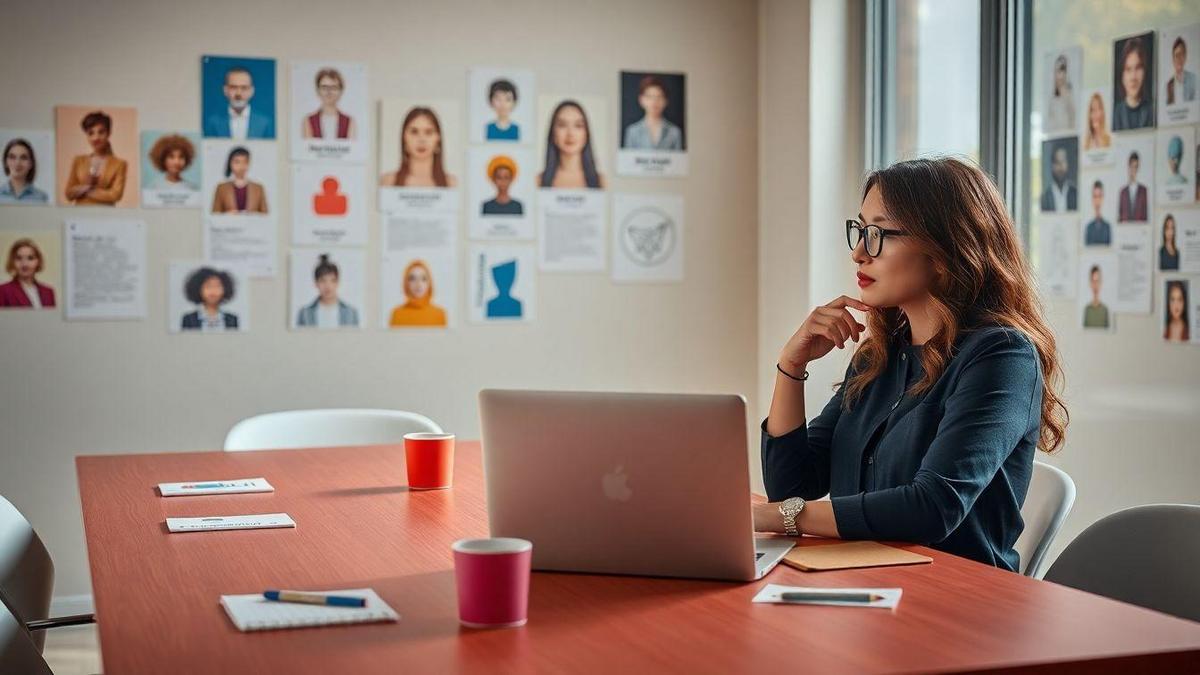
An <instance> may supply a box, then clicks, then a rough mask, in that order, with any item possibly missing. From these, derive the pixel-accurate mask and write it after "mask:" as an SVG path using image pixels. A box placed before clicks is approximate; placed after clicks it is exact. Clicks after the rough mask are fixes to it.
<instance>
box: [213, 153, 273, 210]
mask: <svg viewBox="0 0 1200 675" xmlns="http://www.w3.org/2000/svg"><path fill="white" fill-rule="evenodd" d="M249 171H250V151H249V150H247V149H246V148H245V147H243V146H240V145H239V146H237V147H235V148H234V149H232V150H230V151H229V157H228V159H226V160H225V178H227V179H229V180H226V181H225V182H223V183H220V184H219V185H217V189H216V190H214V191H213V203H212V212H213V213H266V212H267V191H266V190H264V189H263V186H262V183H256V182H254V181H252V180H250V179H249V178H247V174H248V173H249Z"/></svg>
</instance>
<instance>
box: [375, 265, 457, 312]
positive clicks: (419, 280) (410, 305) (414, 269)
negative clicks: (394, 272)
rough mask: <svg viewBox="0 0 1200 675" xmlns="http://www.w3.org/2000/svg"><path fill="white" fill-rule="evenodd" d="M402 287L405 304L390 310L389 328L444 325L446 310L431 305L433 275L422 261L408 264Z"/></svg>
mask: <svg viewBox="0 0 1200 675" xmlns="http://www.w3.org/2000/svg"><path fill="white" fill-rule="evenodd" d="M403 286H404V297H405V298H406V302H405V303H404V304H403V305H399V306H397V307H396V308H395V309H393V310H392V318H391V320H390V321H388V325H389V326H390V327H392V328H401V327H404V326H445V325H446V310H444V309H442V308H441V307H438V306H437V305H435V304H433V274H432V273H430V271H429V266H428V265H426V264H425V262H424V261H422V260H414V261H412V262H411V263H409V264H408V267H407V268H405V270H404V282H403Z"/></svg>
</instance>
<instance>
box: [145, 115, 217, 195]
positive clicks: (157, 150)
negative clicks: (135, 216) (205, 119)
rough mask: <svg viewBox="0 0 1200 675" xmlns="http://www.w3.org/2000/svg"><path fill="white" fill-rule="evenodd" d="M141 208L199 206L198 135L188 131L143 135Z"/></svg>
mask: <svg viewBox="0 0 1200 675" xmlns="http://www.w3.org/2000/svg"><path fill="white" fill-rule="evenodd" d="M141 158H142V206H144V207H146V208H198V207H199V206H200V181H201V180H202V178H201V172H200V165H201V163H202V157H201V156H200V134H198V133H195V132H191V131H143V132H142V152H141Z"/></svg>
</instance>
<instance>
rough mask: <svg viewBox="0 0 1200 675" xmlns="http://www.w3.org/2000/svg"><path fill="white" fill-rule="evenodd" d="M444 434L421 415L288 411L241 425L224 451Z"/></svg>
mask: <svg viewBox="0 0 1200 675" xmlns="http://www.w3.org/2000/svg"><path fill="white" fill-rule="evenodd" d="M414 432H424V433H434V434H440V433H442V428H441V427H439V426H438V425H437V423H436V422H434V421H433V420H431V419H429V418H428V417H426V416H424V415H421V414H419V413H413V412H405V411H402V410H374V409H370V408H366V409H363V408H330V409H324V410H288V411H284V412H275V413H267V414H265V415H257V416H255V417H250V418H247V419H244V420H242V421H241V422H238V423H237V424H235V425H234V426H233V428H232V429H230V430H229V434H228V435H227V436H226V437H225V449H226V450H228V451H239V450H277V449H280V448H319V447H332V446H338V445H384V444H400V443H403V442H404V434H408V433H414Z"/></svg>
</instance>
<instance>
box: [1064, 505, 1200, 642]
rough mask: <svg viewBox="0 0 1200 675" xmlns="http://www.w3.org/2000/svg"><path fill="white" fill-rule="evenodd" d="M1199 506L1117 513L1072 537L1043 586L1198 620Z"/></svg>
mask: <svg viewBox="0 0 1200 675" xmlns="http://www.w3.org/2000/svg"><path fill="white" fill-rule="evenodd" d="M1197 570H1200V506H1198V505H1196V504H1149V505H1146V506H1134V507H1132V508H1128V509H1123V510H1121V511H1117V512H1116V513H1113V514H1111V515H1107V516H1105V517H1103V518H1101V519H1100V520H1098V521H1096V522H1094V523H1092V524H1091V525H1089V526H1088V527H1087V529H1085V530H1084V531H1083V532H1081V533H1080V534H1079V536H1078V537H1075V540H1074V541H1072V542H1071V543H1070V544H1069V545H1068V546H1067V548H1066V549H1064V550H1063V552H1062V553H1061V554H1060V555H1059V556H1058V558H1057V559H1056V560H1055V561H1054V564H1053V565H1051V566H1050V569H1049V570H1047V571H1046V581H1053V582H1054V583H1056V584H1062V585H1064V586H1070V587H1071V588H1078V589H1079V590H1081V591H1087V592H1089V593H1095V594H1097V595H1103V596H1105V597H1108V598H1112V599H1114V600H1120V601H1122V602H1128V603H1130V604H1133V605H1138V606H1140V607H1146V608H1149V609H1154V610H1158V611H1160V612H1166V613H1167V614H1173V615H1175V616H1178V617H1183V618H1185V619H1191V620H1192V621H1200V583H1196V572H1197Z"/></svg>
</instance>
